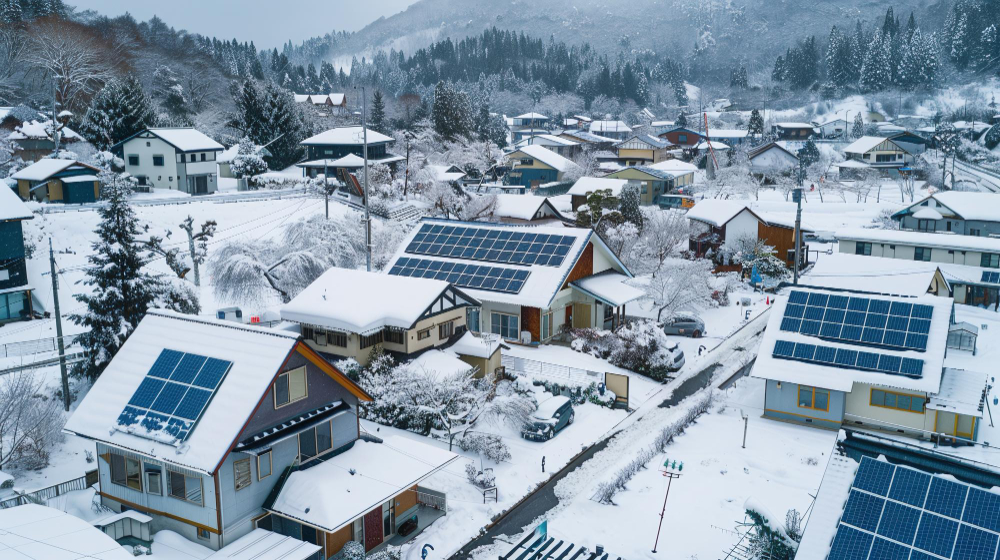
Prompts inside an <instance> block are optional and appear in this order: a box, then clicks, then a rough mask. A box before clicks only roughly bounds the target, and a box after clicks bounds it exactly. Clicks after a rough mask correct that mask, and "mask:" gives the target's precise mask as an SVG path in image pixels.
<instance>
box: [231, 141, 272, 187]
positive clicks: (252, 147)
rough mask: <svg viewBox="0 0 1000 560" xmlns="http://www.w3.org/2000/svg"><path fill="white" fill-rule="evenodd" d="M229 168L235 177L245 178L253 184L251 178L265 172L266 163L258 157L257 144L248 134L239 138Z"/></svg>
mask: <svg viewBox="0 0 1000 560" xmlns="http://www.w3.org/2000/svg"><path fill="white" fill-rule="evenodd" d="M230 168H231V169H232V171H233V175H234V176H235V177H236V178H237V179H247V181H248V182H249V183H250V184H253V178H254V177H255V176H257V175H260V174H261V173H266V172H267V163H266V162H265V161H264V158H262V157H260V152H259V150H258V149H257V145H256V144H255V143H254V142H253V140H251V139H250V138H249V137H248V136H244V137H243V138H241V139H240V143H239V145H238V146H237V148H236V157H235V158H233V162H232V164H230Z"/></svg>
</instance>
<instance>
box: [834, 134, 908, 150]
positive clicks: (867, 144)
mask: <svg viewBox="0 0 1000 560" xmlns="http://www.w3.org/2000/svg"><path fill="white" fill-rule="evenodd" d="M882 142H889V143H891V144H892V145H893V146H895V145H896V144H895V142H893V141H892V140H889V139H888V138H883V137H881V136H862V137H861V138H858V139H857V140H855V141H854V142H851V143H850V144H849V145H848V146H847V147H846V148H844V153H845V154H867V153H868V152H870V151H872V150H874V149H875V148H877V147H878V146H879V145H880V144H881V143H882ZM897 147H898V146H897ZM900 149H902V148H900Z"/></svg>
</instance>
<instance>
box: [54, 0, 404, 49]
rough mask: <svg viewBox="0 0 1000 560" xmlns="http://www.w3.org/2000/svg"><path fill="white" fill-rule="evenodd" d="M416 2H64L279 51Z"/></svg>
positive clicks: (352, 27) (349, 28)
mask: <svg viewBox="0 0 1000 560" xmlns="http://www.w3.org/2000/svg"><path fill="white" fill-rule="evenodd" d="M414 2H416V0H360V1H359V0H278V1H275V0H170V1H169V2H150V1H148V0H144V1H141V2H136V1H135V0H67V2H66V3H67V4H71V5H74V6H76V7H77V8H78V9H80V10H88V9H92V10H96V11H98V12H100V13H102V14H105V15H108V16H117V15H121V14H123V13H125V12H129V13H131V14H132V16H133V17H134V18H136V19H137V20H139V21H146V20H148V19H149V18H151V17H153V16H154V15H158V16H160V19H162V20H163V21H165V22H166V23H167V25H169V26H171V27H175V28H177V29H186V30H188V31H190V32H192V33H200V34H202V35H206V36H208V37H213V36H214V37H218V38H219V39H232V38H234V37H235V38H237V39H239V40H240V41H253V42H254V44H255V45H256V46H257V48H258V49H263V48H272V47H278V46H281V45H282V44H284V43H285V42H286V41H288V40H289V39H291V40H292V43H299V42H301V41H302V40H303V39H307V38H309V37H315V36H317V35H323V34H325V33H328V32H330V31H356V30H358V29H361V28H362V27H364V26H365V25H367V24H369V23H371V22H373V21H375V20H376V19H378V18H379V17H380V16H390V15H392V14H395V13H398V12H401V11H403V10H405V9H406V7H407V6H409V5H410V4H413V3H414Z"/></svg>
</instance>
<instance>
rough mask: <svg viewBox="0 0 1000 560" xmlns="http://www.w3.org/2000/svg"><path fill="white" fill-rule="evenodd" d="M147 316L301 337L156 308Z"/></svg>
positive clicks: (285, 336) (271, 334) (270, 329)
mask: <svg viewBox="0 0 1000 560" xmlns="http://www.w3.org/2000/svg"><path fill="white" fill-rule="evenodd" d="M146 314H147V315H155V316H157V317H164V318H167V319H177V320H180V321H188V322H191V323H199V324H202V325H211V326H214V327H223V328H228V329H233V330H239V331H244V332H248V333H254V334H265V335H270V336H275V337H278V338H288V339H298V338H299V335H297V334H294V333H291V332H288V333H286V332H283V331H279V330H277V329H272V328H268V327H255V326H252V325H244V324H243V323H234V322H233V321H225V320H222V319H215V318H211V319H210V318H208V317H199V316H197V315H188V314H186V313H179V312H177V311H171V310H169V309H162V308H154V309H149V310H147V311H146Z"/></svg>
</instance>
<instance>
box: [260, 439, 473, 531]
mask: <svg viewBox="0 0 1000 560" xmlns="http://www.w3.org/2000/svg"><path fill="white" fill-rule="evenodd" d="M383 439H384V441H383V443H374V442H370V441H365V440H358V441H356V442H355V443H354V446H353V447H351V448H350V449H348V450H347V451H344V452H343V453H341V454H339V455H337V456H335V457H331V458H329V459H327V460H326V461H323V462H321V463H319V464H317V465H315V466H311V467H309V468H306V469H303V470H298V471H295V472H293V473H292V474H290V475H289V476H288V479H287V480H286V481H285V484H284V486H282V488H281V492H280V493H279V494H278V497H277V499H276V500H275V501H274V505H273V506H272V508H271V509H272V511H275V512H277V513H279V514H281V515H285V516H288V517H291V518H294V519H298V520H301V521H303V522H305V523H308V524H310V525H314V526H316V527H320V528H322V529H324V530H325V531H327V532H331V533H332V532H334V531H337V530H339V529H340V528H342V527H345V526H347V524H349V523H351V522H352V521H354V520H355V519H357V518H358V517H360V516H362V515H364V514H365V513H367V512H369V511H371V510H372V509H374V508H375V507H378V506H379V505H380V504H382V503H384V502H385V501H386V500H389V499H390V498H392V497H394V496H396V495H397V494H400V493H401V492H403V491H406V490H407V489H408V488H410V487H412V486H414V485H416V484H417V483H419V482H420V481H422V480H423V479H425V478H427V477H428V476H430V475H432V474H434V473H435V472H437V471H438V470H440V469H442V468H444V467H445V466H447V465H448V464H449V463H451V462H452V461H454V460H456V459H457V458H458V455H456V454H454V453H452V452H450V451H446V450H444V449H440V448H438V447H435V446H432V445H428V444H426V443H422V442H419V441H416V440H413V439H410V438H407V437H402V436H388V437H384V438H383Z"/></svg>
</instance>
